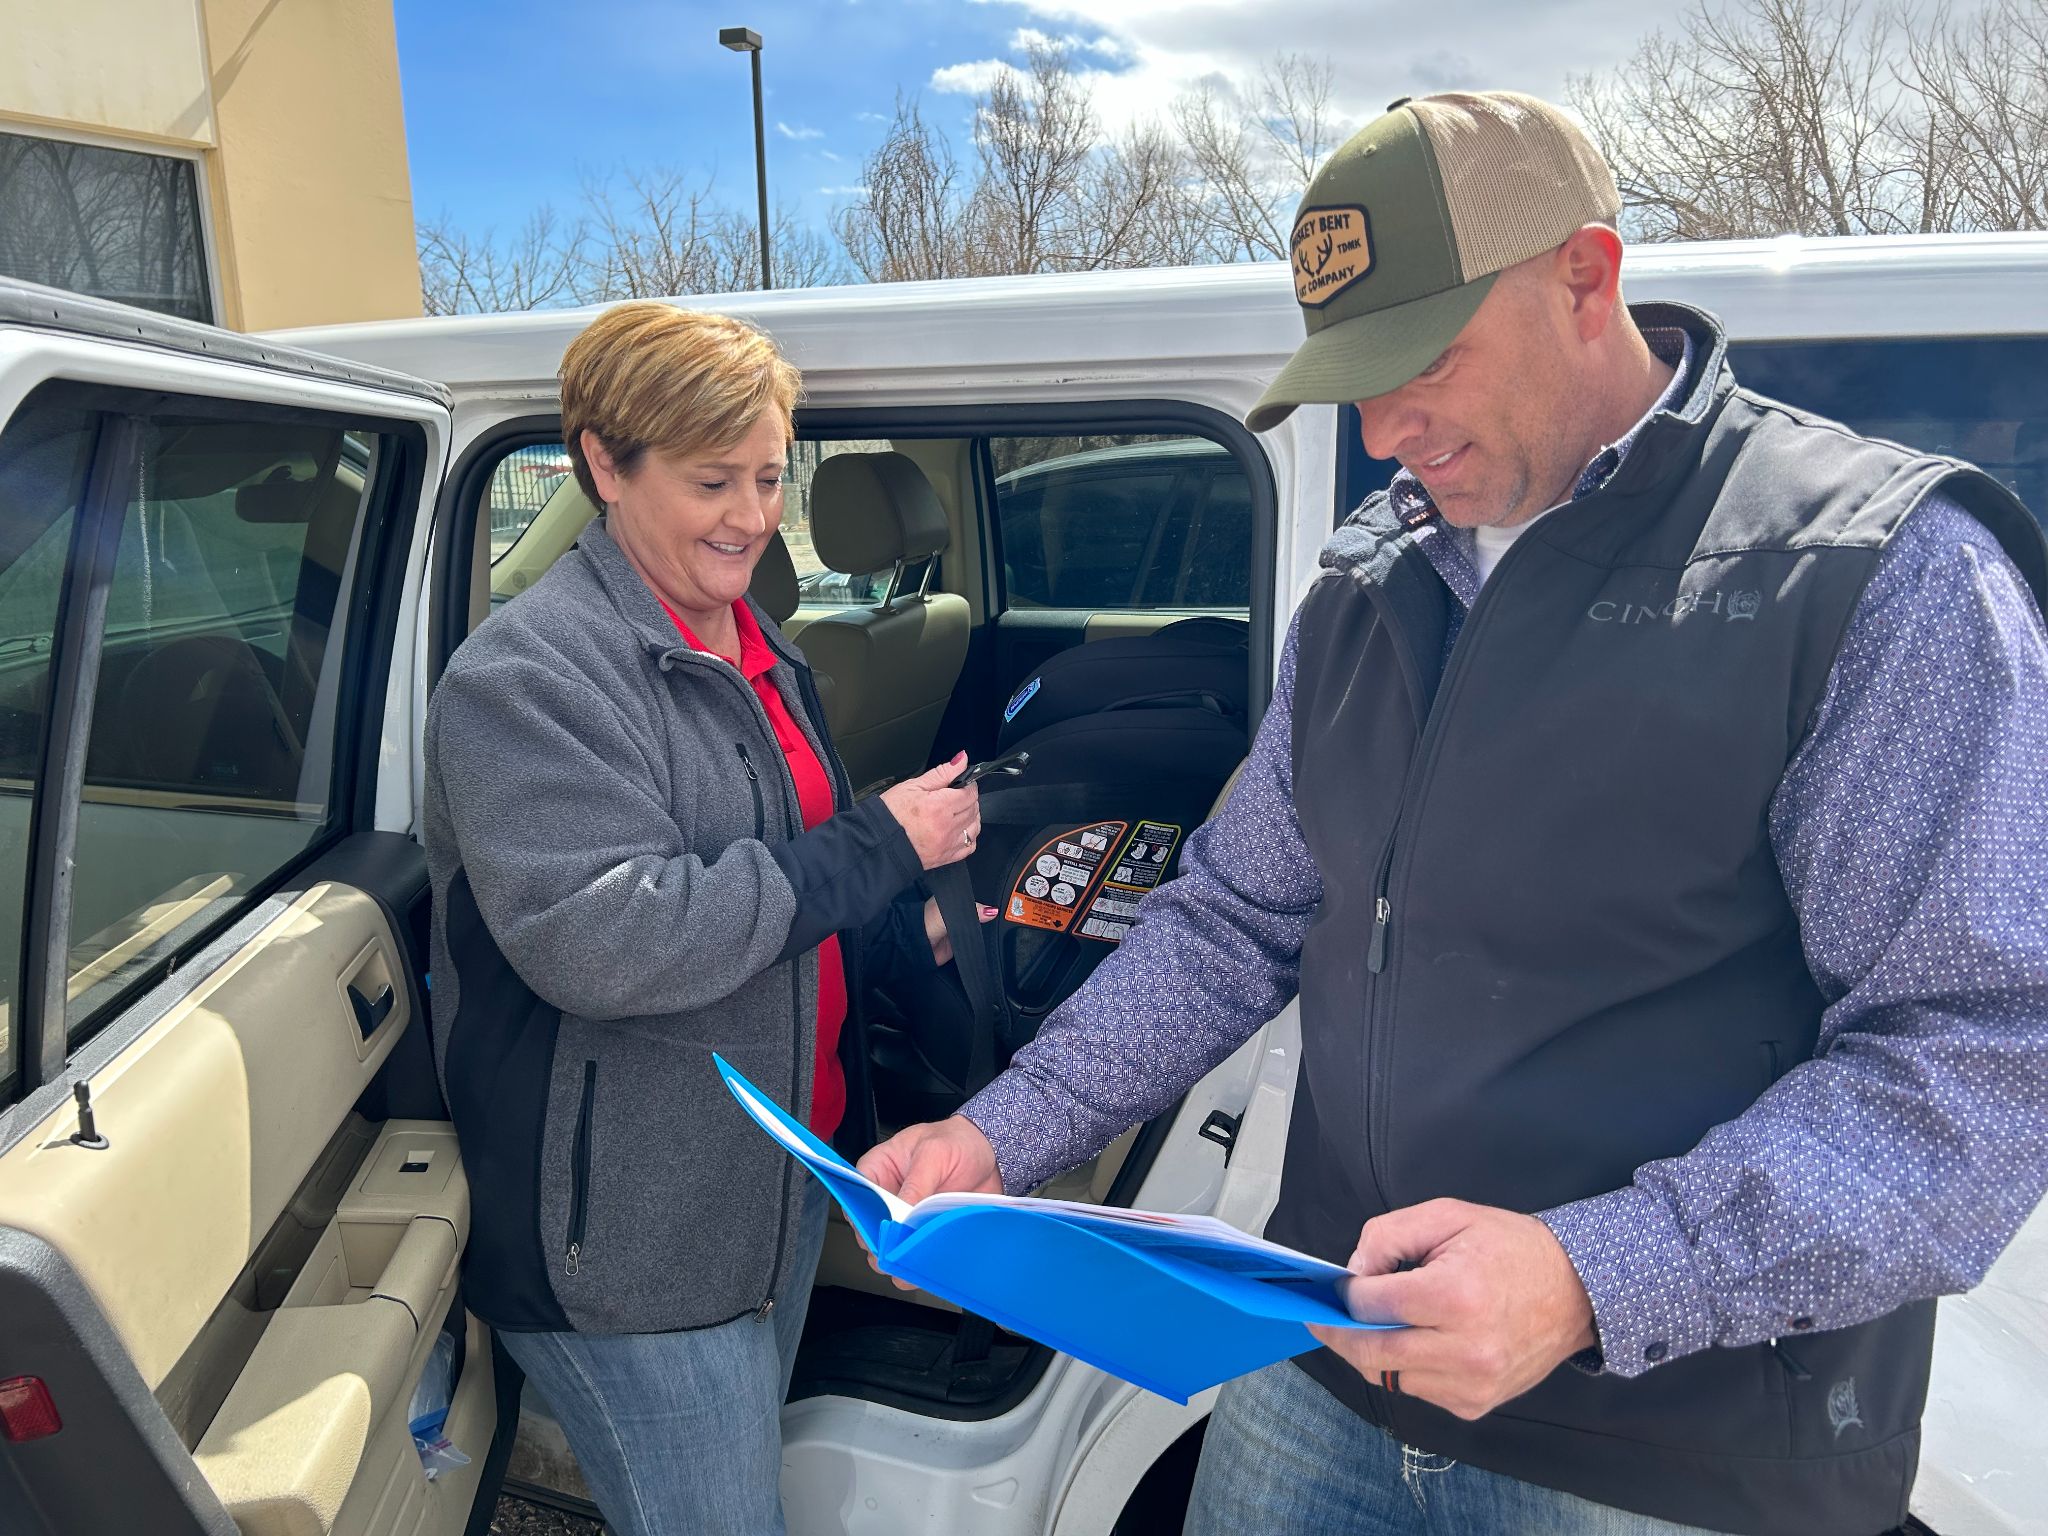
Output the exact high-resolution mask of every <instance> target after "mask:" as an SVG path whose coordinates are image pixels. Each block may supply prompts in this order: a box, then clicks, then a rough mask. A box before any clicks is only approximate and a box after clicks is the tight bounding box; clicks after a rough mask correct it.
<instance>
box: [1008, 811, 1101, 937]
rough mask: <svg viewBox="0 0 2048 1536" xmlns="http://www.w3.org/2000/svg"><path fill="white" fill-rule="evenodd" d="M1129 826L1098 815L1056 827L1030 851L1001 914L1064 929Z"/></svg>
mask: <svg viewBox="0 0 2048 1536" xmlns="http://www.w3.org/2000/svg"><path fill="white" fill-rule="evenodd" d="M1129 827H1130V823H1129V822H1125V821H1098V822H1095V823H1093V824H1092V825H1090V826H1085V827H1071V828H1069V829H1068V830H1067V831H1065V832H1062V833H1061V834H1060V835H1059V836H1058V837H1056V838H1054V839H1053V840H1052V841H1051V842H1049V843H1047V844H1046V845H1045V846H1044V847H1042V848H1040V849H1039V850H1038V852H1037V853H1035V854H1033V855H1032V858H1031V862H1030V863H1029V864H1027V865H1026V866H1025V867H1024V873H1023V874H1022V875H1021V876H1020V877H1019V878H1018V880H1017V887H1016V889H1015V890H1013V891H1011V892H1010V900H1009V904H1008V905H1007V906H1006V907H1005V908H1004V915H1005V916H1007V917H1008V918H1009V920H1010V921H1011V922H1013V923H1021V924H1023V925H1024V926H1025V927H1026V928H1045V929H1049V930H1050V931H1052V932H1053V933H1065V932H1066V931H1067V930H1068V929H1069V928H1071V927H1072V926H1073V924H1074V919H1075V918H1076V917H1078V916H1080V914H1081V913H1082V912H1083V911H1084V910H1086V908H1087V906H1088V898H1089V897H1090V896H1091V895H1093V894H1094V891H1095V887H1096V885H1097V884H1098V883H1099V882H1100V881H1101V879H1102V874H1103V871H1104V870H1105V869H1106V868H1108V866H1109V855H1110V850H1111V849H1113V848H1115V847H1116V846H1117V843H1118V841H1119V840H1120V839H1121V838H1122V837H1123V835H1124V833H1125V831H1127V830H1128V829H1129Z"/></svg>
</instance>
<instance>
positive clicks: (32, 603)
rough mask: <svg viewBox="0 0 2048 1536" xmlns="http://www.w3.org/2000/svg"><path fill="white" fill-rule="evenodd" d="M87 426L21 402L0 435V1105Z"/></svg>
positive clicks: (88, 444) (9, 1061) (88, 454)
mask: <svg viewBox="0 0 2048 1536" xmlns="http://www.w3.org/2000/svg"><path fill="white" fill-rule="evenodd" d="M95 430H96V423H95V420H94V418H93V416H92V414H91V413H90V412H87V411H81V410H67V409H63V408H49V407H37V406H30V407H28V408H27V409H25V410H23V411H21V412H19V413H18V414H17V415H16V416H15V417H14V419H13V420H12V421H10V422H9V423H8V424H7V430H6V431H5V432H0V935H4V936H5V941H4V942H0V1102H5V1100H6V1099H7V1098H9V1097H10V1096H11V1095H12V1093H13V1089H14V1083H15V1081H16V1078H17V1076H18V1069H19V1061H18V1057H19V1051H20V1043H19V1040H18V1039H17V1036H16V1032H15V1028H14V1021H15V1020H16V1019H18V1018H19V1017H20V1016H21V980H22V978H21V950H22V946H21V934H22V928H23V921H22V920H23V915H24V911H25V905H26V904H25V902H24V901H23V892H24V890H25V889H26V887H27V883H28V856H29V847H28V831H29V822H30V818H31V816H32V814H33V812H34V809H35V797H36V794H37V790H38V787H39V781H40V779H41V773H42V735H43V730H42V727H43V712H44V701H45V700H46V699H47V697H48V694H49V686H50V657H51V653H52V651H53V649H54V641H55V637H56V632H57V605H58V599H59V597H60V596H61V594H62V590H63V584H64V557H65V551H66V549H67V547H68V546H69V544H70V539H71V528H72V519H73V516H74V514H75V512H76V510H77V507H78V501H79V497H80V495H81V494H82V493H83V489H84V486H85V475H86V469H87V466H88V465H89V464H90V463H91V460H92V451H93V439H94V433H95Z"/></svg>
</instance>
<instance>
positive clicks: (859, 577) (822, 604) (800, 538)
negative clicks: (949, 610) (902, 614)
mask: <svg viewBox="0 0 2048 1536" xmlns="http://www.w3.org/2000/svg"><path fill="white" fill-rule="evenodd" d="M889 448H890V445H889V444H888V443H886V442H873V441H864V440H861V439H856V438H846V439H830V440H813V439H807V440H802V441H798V442H794V443H791V444H790V446H789V468H788V470H787V472H786V473H785V474H784V475H783V479H782V487H783V489H782V541H783V543H785V544H786V545H788V546H789V559H790V563H791V564H792V565H794V566H795V567H796V592H797V603H798V606H800V607H803V608H816V609H832V608H850V607H857V606H859V605H861V604H864V603H878V602H880V601H881V600H882V595H883V593H885V592H886V591H887V590H888V587H889V577H890V574H891V573H890V572H889V571H835V570H833V569H832V568H831V567H830V566H828V565H826V564H825V562H824V561H823V560H821V559H819V558H818V551H817V549H816V548H815V547H814V546H813V544H812V542H811V481H812V479H813V477H814V476H816V474H817V472H818V466H819V465H820V464H822V463H824V462H825V460H827V459H829V458H831V457H832V456H833V455H834V454H840V453H886V452H888V451H889ZM921 574H922V570H921V568H920V570H919V571H918V572H916V573H913V574H912V576H911V580H912V581H913V582H914V581H915V580H916V579H917V576H918V575H921ZM934 574H936V573H934Z"/></svg>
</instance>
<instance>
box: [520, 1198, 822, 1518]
mask: <svg viewBox="0 0 2048 1536" xmlns="http://www.w3.org/2000/svg"><path fill="white" fill-rule="evenodd" d="M797 1177H799V1178H802V1179H803V1180H804V1182H805V1183H806V1184H807V1185H808V1186H809V1188H808V1189H807V1191H806V1192H805V1195H804V1201H803V1206H802V1213H801V1215H800V1217H799V1218H798V1222H797V1230H796V1233H795V1240H796V1242H797V1245H798V1246H797V1251H796V1263H795V1266H794V1268H793V1269H792V1271H791V1273H792V1275H793V1276H794V1279H793V1280H792V1281H791V1284H790V1289H789V1293H788V1294H787V1295H783V1296H779V1297H777V1298H776V1301H775V1307H774V1310H773V1311H771V1312H770V1313H769V1314H768V1316H767V1317H765V1318H757V1317H743V1318H740V1319H739V1320H738V1321H737V1322H731V1323H721V1324H720V1325H719V1326H717V1327H715V1328H699V1329H694V1330H692V1331H689V1332H685V1333H620V1334H598V1333H506V1334H503V1335H501V1337H502V1338H503V1339H504V1341H505V1348H506V1349H507V1350H509V1351H510V1352H511V1355H512V1358H513V1359H515V1360H517V1361H518V1362H519V1365H520V1369H522V1370H524V1371H525V1372H526V1374H527V1376H528V1378H529V1379H530V1380H532V1382H533V1383H534V1385H536V1386H537V1387H539V1388H540V1392H541V1395H542V1396H543V1397H545V1398H546V1399H547V1401H548V1407H549V1408H550V1409H551V1410H553V1412H554V1415H555V1422H556V1423H558V1424H560V1425H561V1426H562V1433H563V1434H564V1435H566V1436H567V1437H568V1440H569V1449H570V1450H571V1451H573V1452H575V1454H576V1463H577V1465H578V1466H579V1467H581V1468H582V1471H583V1480H584V1481H585V1482H586V1483H588V1484H589V1485H590V1496H591V1497H592V1498H593V1499H595V1500H596V1501H597V1507H598V1508H599V1509H600V1510H601V1511H603V1513H604V1519H605V1524H606V1525H607V1526H608V1527H610V1529H611V1530H612V1532H613V1533H614V1536H677V1533H681V1532H689V1533H690V1536H727V1533H730V1536H782V1531H783V1524H782V1490H781V1482H782V1400H783V1398H784V1397H786V1396H787V1395H788V1393H789V1375H790V1371H791V1369H792V1368H793V1367H794V1366H795V1364H796V1346H797V1340H798V1339H799V1338H800V1337H802V1335H803V1331H804V1314H805V1312H806V1311H808V1310H809V1308H810V1302H811V1277H812V1276H813V1275H814V1274H815V1273H816V1271H817V1267H818V1251H819V1249H820V1248H822V1247H823V1246H824V1240H825V1214H826V1211H827V1210H828V1208H829V1207H830V1204H831V1201H830V1198H829V1197H828V1196H827V1195H826V1193H825V1189H824V1186H823V1185H821V1184H819V1183H818V1181H817V1180H815V1179H813V1178H810V1177H809V1176H808V1175H806V1174H798V1175H797ZM676 1283H677V1284H679V1285H686V1284H688V1283H689V1282H688V1280H687V1278H684V1277H680V1276H679V1277H678V1278H677V1282H676Z"/></svg>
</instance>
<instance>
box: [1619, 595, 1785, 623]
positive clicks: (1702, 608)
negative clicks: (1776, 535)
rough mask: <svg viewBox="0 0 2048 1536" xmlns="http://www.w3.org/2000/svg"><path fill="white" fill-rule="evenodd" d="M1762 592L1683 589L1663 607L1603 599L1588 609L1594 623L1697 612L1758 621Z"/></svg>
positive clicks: (1647, 620)
mask: <svg viewBox="0 0 2048 1536" xmlns="http://www.w3.org/2000/svg"><path fill="white" fill-rule="evenodd" d="M1763 605H1764V595H1763V593H1761V592H1756V591H1747V592H1718V591H1717V592H1681V593H1680V594H1679V595H1678V596H1677V597H1674V598H1672V599H1671V601H1670V602H1668V603H1665V604H1663V605H1662V606H1661V607H1660V606H1658V605H1657V604H1655V603H1616V602H1610V601H1608V600H1607V599H1605V598H1602V599H1601V600H1600V601H1599V602H1597V603H1595V604H1593V606H1592V607H1590V608H1588V609H1587V610H1586V617H1587V618H1589V619H1591V620H1592V621H1593V622H1594V623H1595V624H1650V623H1654V622H1655V621H1657V620H1658V619H1680V618H1689V617H1690V616H1691V615H1693V614H1695V613H1711V614H1716V615H1718V616H1719V617H1720V618H1721V619H1722V621H1723V622H1725V623H1729V624H1734V623H1737V622H1738V621H1741V620H1744V619H1746V620H1748V621H1749V622H1750V623H1752V624H1753V623H1755V622H1756V616H1757V614H1758V613H1759V612H1760V611H1762V609H1763Z"/></svg>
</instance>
